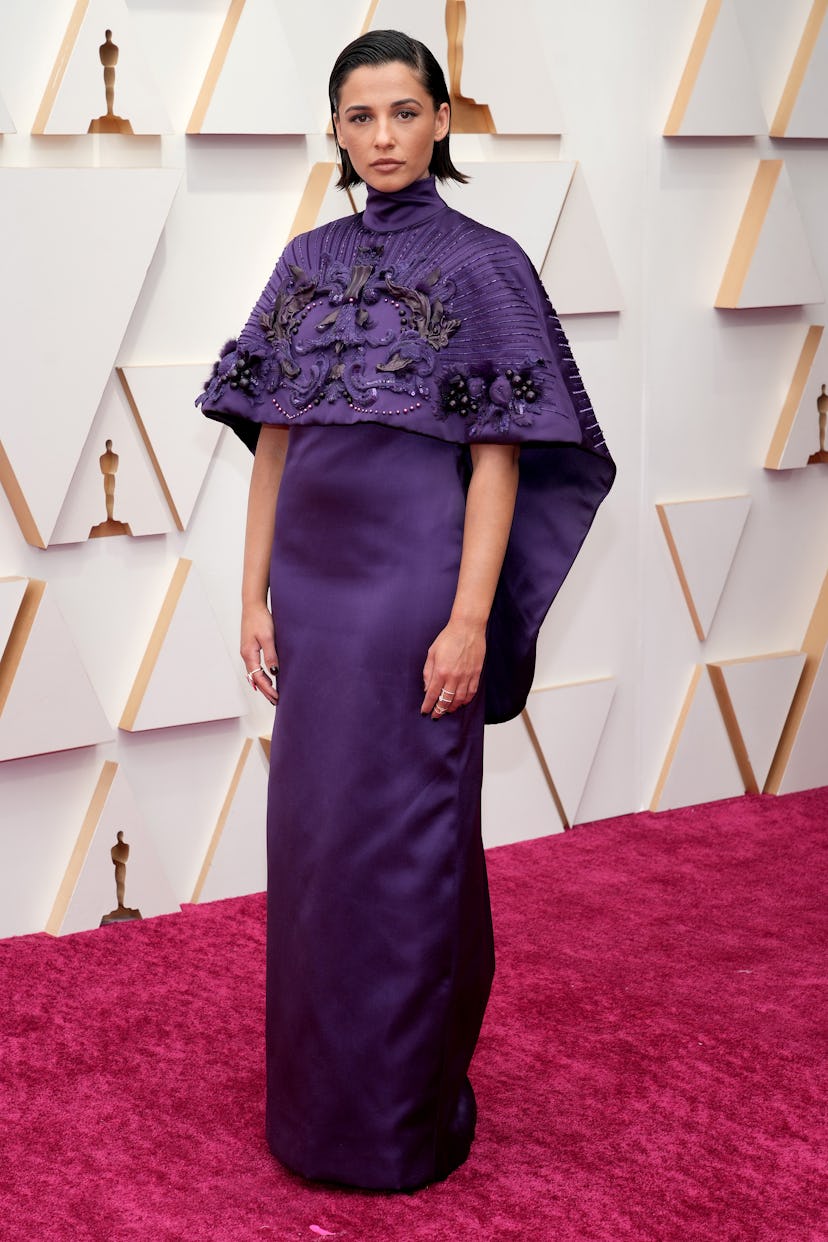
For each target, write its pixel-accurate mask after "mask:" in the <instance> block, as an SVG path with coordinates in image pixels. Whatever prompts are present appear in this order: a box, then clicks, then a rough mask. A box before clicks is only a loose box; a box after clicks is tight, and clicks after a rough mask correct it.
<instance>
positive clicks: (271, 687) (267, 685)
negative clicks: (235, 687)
mask: <svg viewBox="0 0 828 1242" xmlns="http://www.w3.org/2000/svg"><path fill="white" fill-rule="evenodd" d="M240 652H241V658H242V659H243V660H244V667H245V672H246V673H247V674H248V678H247V680H248V681H249V682H250V685H251V686H252V687H253V689H254V690H261V692H262V694H263V695H264V696H265V698H266V699H267V700H268V702H269V703H272V704H273V706H274V707H275V706H276V704H277V703H278V702H279V683H278V676H279V658H278V656H277V655H276V641H275V636H274V632H273V617H272V616H271V615H270V611H269V609H268V607H267V604H264V603H261V604H249V605H247V606H246V607H244V608H242V623H241V647H240ZM265 670H269V674H270V675H268V672H266V671H265ZM271 678H272V680H271Z"/></svg>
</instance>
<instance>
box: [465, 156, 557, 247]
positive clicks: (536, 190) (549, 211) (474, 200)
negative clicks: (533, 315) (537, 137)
mask: <svg viewBox="0 0 828 1242" xmlns="http://www.w3.org/2000/svg"><path fill="white" fill-rule="evenodd" d="M575 169H576V164H574V163H573V162H572V161H568V160H546V161H537V162H536V163H525V164H524V163H517V162H515V163H509V164H502V163H498V162H497V161H487V162H486V163H485V164H483V163H481V164H469V163H467V164H466V166H465V171H466V172H467V173H469V174H470V176H471V181H470V182H469V183H468V185H463V186H460V185H457V183H456V182H446V183H445V184H444V185H441V187H440V194H441V195H442V197H443V198H444V199H445V201H446V202H447V203H448V204H449V206H450V207H455V208H456V209H457V210H458V211H462V212H463V214H464V215H466V216H471V217H472V219H474V220H481V221H482V222H483V223H484V224H487V225H489V226H490V227H491V228H494V229H500V231H501V232H503V233H509V234H510V235H511V236H512V237H514V239H515V241H517V242H518V243H519V244H520V245H521V246H522V247H523V249H524V250H525V251H526V253H527V254H528V255H529V258H530V259H531V260H532V263H533V264H534V265H535V267H536V268H537V270H538V271H540V270H541V268H542V267H543V265H544V261H545V259H546V254H547V251H548V250H549V246H550V242H551V239H552V234H553V233H554V231H555V227H556V225H557V222H558V217H559V216H560V214H561V211H562V209H563V205H564V200H565V199H566V195H567V191H568V190H569V186H570V182H571V181H572V178H573V176H574V174H575Z"/></svg>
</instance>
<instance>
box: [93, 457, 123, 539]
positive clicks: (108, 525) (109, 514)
mask: <svg viewBox="0 0 828 1242" xmlns="http://www.w3.org/2000/svg"><path fill="white" fill-rule="evenodd" d="M99 460H100V465H101V474H102V475H103V480H104V496H105V497H106V521H105V522H99V523H98V525H97V526H93V527H92V529H91V530H90V532H89V538H90V539H103V538H105V536H107V535H131V534H132V531H131V530H130V529H129V524H128V523H127V522H117V521H116V520H115V475H116V473H117V470H118V462H119V460H120V458H119V457H118V454H117V453H116V452H114V451H113V448H112V441H111V440H107V442H106V452H105V453H101V456H100V458H99Z"/></svg>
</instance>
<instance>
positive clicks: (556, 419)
mask: <svg viewBox="0 0 828 1242" xmlns="http://www.w3.org/2000/svg"><path fill="white" fill-rule="evenodd" d="M199 402H200V403H201V406H202V409H203V411H204V413H205V414H206V415H207V416H208V417H210V418H215V419H218V420H219V421H221V422H224V423H227V424H228V425H229V426H231V427H232V428H233V430H234V431H235V432H236V433H237V434H238V435H239V436H240V437H241V438H242V439H243V440H244V442H245V443H246V444H247V445H248V446H249V447H250V448H251V449H254V450H255V446H256V442H257V438H258V430H259V426H260V425H261V424H263V423H265V424H273V425H278V426H307V425H311V426H348V425H352V424H356V423H373V424H377V425H380V426H383V427H392V428H396V429H399V430H400V431H403V432H407V433H409V434H412V433H413V434H417V435H425V436H429V437H432V438H434V439H437V440H444V441H449V442H451V443H453V444H458V445H464V446H465V445H470V444H474V443H479V444H481V443H492V444H519V445H520V446H521V453H520V483H519V488H518V497H517V505H516V509H515V517H514V521H513V524H512V530H511V534H510V538H509V545H508V548H507V551H506V557H505V560H504V564H503V569H502V572H501V575H500V581H499V583H498V587H497V592H496V596H495V600H494V605H493V608H492V612H491V617H490V621H489V628H488V647H487V650H488V654H487V660H486V680H485V693H486V720H487V721H488V722H490V723H494V722H497V721H504V720H509V719H511V718H512V717H514V716H516V715H517V714H518V713H519V712H520V711H521V710H522V708H523V707H524V705H525V703H526V697H527V695H528V692H529V690H530V688H531V684H532V678H533V675H534V668H535V649H536V644H537V637H538V632H539V630H540V626H541V623H542V622H543V619H544V617H545V615H546V613H547V611H548V609H549V607H550V605H551V603H552V601H553V599H554V597H555V595H556V594H557V592H558V589H559V588H560V586H561V583H562V582H563V580H564V578H565V577H566V575H567V573H568V572H569V569H570V566H571V565H572V563H573V561H574V559H575V557H576V555H577V553H578V550H579V548H580V546H581V544H582V542H583V540H584V538H585V536H586V533H587V531H588V530H589V527H590V525H591V523H592V520H593V518H594V516H595V513H596V511H597V509H598V506H599V505H600V503H601V501H602V500H603V498H604V497H605V495H606V494H607V492H608V491H609V489H610V487H611V485H612V481H613V478H614V475H615V466H614V464H613V462H612V459H611V457H610V455H609V452H608V451H607V447H606V445H605V443H604V439H603V436H602V435H601V430H600V428H599V426H598V423H597V420H596V418H595V414H594V413H593V410H592V406H591V404H590V401H589V398H588V396H587V394H586V392H585V391H584V386H583V383H582V381H581V377H580V375H579V372H578V368H577V366H576V364H575V362H574V360H573V358H572V352H571V350H570V348H569V344H568V342H567V339H566V336H565V334H564V332H563V329H562V328H561V324H560V321H559V319H558V317H557V316H556V314H555V312H554V310H553V309H552V306H551V305H550V302H549V299H548V298H547V296H546V293H545V290H544V288H543V286H542V284H541V283H540V280H539V279H538V276H537V274H536V272H535V270H534V268H533V267H532V264H531V263H530V261H529V259H528V258H527V256H526V254H525V253H524V252H523V251H522V250H521V248H520V247H519V246H518V245H517V243H516V242H514V241H513V240H512V239H511V238H510V237H507V236H506V235H505V234H503V233H498V232H496V231H495V230H493V229H490V228H486V227H485V226H484V225H482V224H478V223H477V222H476V221H474V220H470V219H469V218H468V217H466V216H464V215H461V214H460V213H459V212H457V211H454V210H453V209H451V208H449V207H447V206H446V204H445V203H444V202H443V201H442V199H441V198H440V197H439V195H438V193H437V190H436V187H435V184H434V181H433V180H432V179H427V180H424V181H418V182H415V183H414V184H413V185H411V186H408V187H407V188H406V189H404V190H401V191H398V192H396V193H392V194H384V193H381V192H379V191H374V190H370V191H369V194H368V204H367V207H366V210H365V212H364V213H362V214H360V215H351V216H347V217H345V218H343V219H341V220H336V221H334V222H333V223H332V224H327V225H324V226H322V227H321V228H318V229H314V230H313V231H312V232H310V233H306V234H303V235H301V236H299V237H296V238H295V239H294V240H293V241H292V242H290V244H289V245H288V246H287V248H286V250H285V251H284V253H283V255H282V256H281V258H280V259H279V261H278V263H277V264H276V268H275V270H274V272H273V275H272V276H271V278H270V280H269V281H268V283H267V285H266V287H265V289H264V292H263V293H262V295H261V297H260V298H259V301H258V302H257V304H256V306H255V308H254V310H253V312H252V314H251V316H250V319H249V320H248V322H247V324H246V326H245V328H244V330H243V331H242V333H241V335H240V336H239V338H238V340H237V341H230V342H228V344H227V346H225V349H224V351H223V352H222V355H221V358H220V359H219V361H218V362H217V363H216V365H215V367H214V370H213V374H212V376H211V378H210V380H209V381H208V383H207V384H206V386H205V391H204V393H203V394H202V395H201V396H200V397H199Z"/></svg>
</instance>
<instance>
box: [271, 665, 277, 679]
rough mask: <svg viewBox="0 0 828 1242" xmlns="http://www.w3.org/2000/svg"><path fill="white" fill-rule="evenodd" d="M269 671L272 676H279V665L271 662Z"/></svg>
mask: <svg viewBox="0 0 828 1242" xmlns="http://www.w3.org/2000/svg"><path fill="white" fill-rule="evenodd" d="M270 671H271V673H272V674H273V676H274V677H278V676H279V666H278V664H271V666H270Z"/></svg>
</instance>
